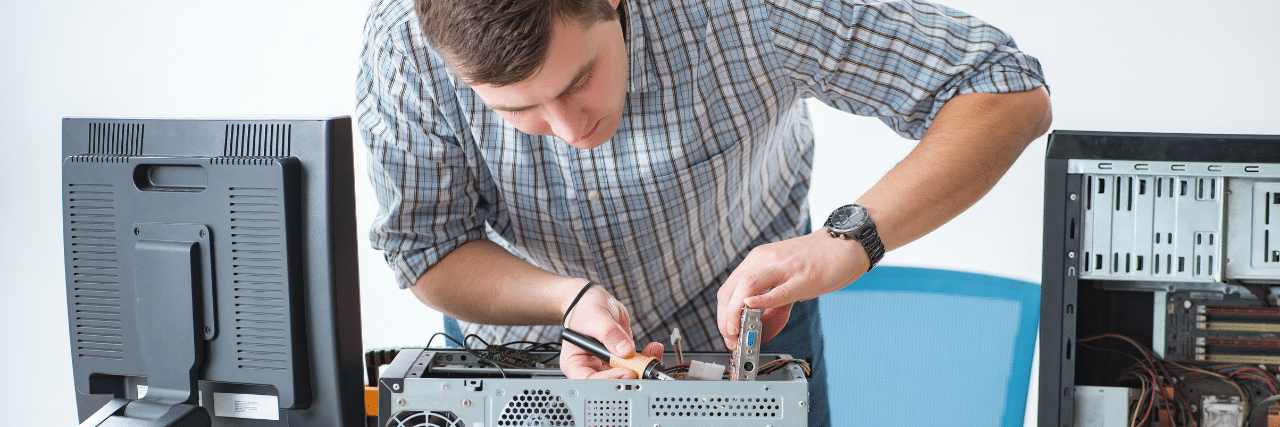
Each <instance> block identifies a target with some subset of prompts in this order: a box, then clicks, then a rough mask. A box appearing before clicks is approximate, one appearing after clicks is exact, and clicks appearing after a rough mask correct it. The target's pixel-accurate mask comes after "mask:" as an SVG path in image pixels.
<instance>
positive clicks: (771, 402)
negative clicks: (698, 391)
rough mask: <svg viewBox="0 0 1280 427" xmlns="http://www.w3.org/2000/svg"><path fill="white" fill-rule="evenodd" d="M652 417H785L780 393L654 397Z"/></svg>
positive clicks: (650, 404) (650, 409)
mask: <svg viewBox="0 0 1280 427" xmlns="http://www.w3.org/2000/svg"><path fill="white" fill-rule="evenodd" d="M649 416H650V417H652V418H677V419H683V418H768V419H774V418H777V419H780V418H782V398H780V397H777V396H769V397H757V396H651V397H650V398H649Z"/></svg>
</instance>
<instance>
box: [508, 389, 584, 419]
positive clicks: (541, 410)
mask: <svg viewBox="0 0 1280 427" xmlns="http://www.w3.org/2000/svg"><path fill="white" fill-rule="evenodd" d="M530 425H538V426H576V425H577V423H576V422H575V421H574V419H573V414H572V413H570V412H569V406H568V405H566V404H565V402H564V399H563V398H561V397H560V396H556V395H553V394H551V390H543V389H534V390H524V391H523V392H521V393H519V394H515V395H514V396H512V397H511V400H509V401H507V404H506V405H504V406H503V407H502V412H501V413H499V415H498V426H501V427H509V426H530Z"/></svg>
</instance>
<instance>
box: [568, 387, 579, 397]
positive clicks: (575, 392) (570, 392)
mask: <svg viewBox="0 0 1280 427" xmlns="http://www.w3.org/2000/svg"><path fill="white" fill-rule="evenodd" d="M569 395H570V396H573V397H578V389H576V388H575V389H570V390H569Z"/></svg>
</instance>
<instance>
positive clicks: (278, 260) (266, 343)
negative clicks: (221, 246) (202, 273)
mask: <svg viewBox="0 0 1280 427" xmlns="http://www.w3.org/2000/svg"><path fill="white" fill-rule="evenodd" d="M229 190H230V199H229V208H230V219H231V222H230V223H231V229H230V233H228V237H229V238H230V243H231V260H230V261H231V275H232V298H233V300H234V303H233V304H234V305H235V310H234V317H233V320H234V325H235V326H234V327H235V330H234V333H235V342H236V355H237V366H238V367H239V368H240V369H248V370H257V371H263V370H265V371H286V370H288V369H289V360H290V353H291V349H290V345H291V344H290V339H289V323H290V319H289V312H288V307H287V303H288V290H287V284H286V283H285V273H286V271H285V258H284V257H285V254H284V252H283V251H284V229H283V226H284V224H283V223H282V222H281V218H282V216H283V203H282V199H281V191H280V189H278V188H255V187H232V188H230V189H229Z"/></svg>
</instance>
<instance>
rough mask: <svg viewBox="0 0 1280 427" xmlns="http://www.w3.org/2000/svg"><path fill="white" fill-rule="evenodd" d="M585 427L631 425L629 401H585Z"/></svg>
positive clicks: (623, 426)
mask: <svg viewBox="0 0 1280 427" xmlns="http://www.w3.org/2000/svg"><path fill="white" fill-rule="evenodd" d="M584 422H585V423H586V426H587V427H627V426H630V425H631V399H587V413H586V419H585V420H584Z"/></svg>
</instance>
